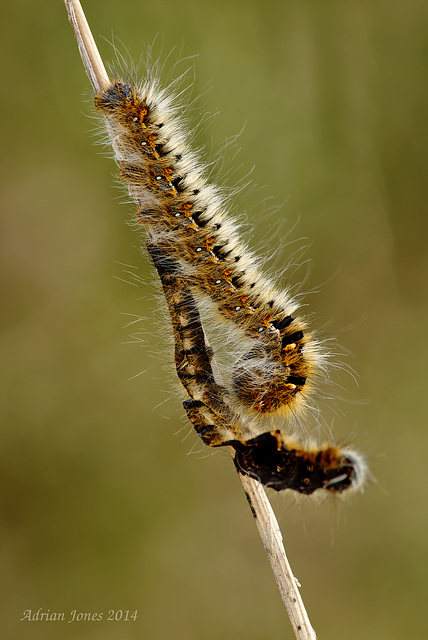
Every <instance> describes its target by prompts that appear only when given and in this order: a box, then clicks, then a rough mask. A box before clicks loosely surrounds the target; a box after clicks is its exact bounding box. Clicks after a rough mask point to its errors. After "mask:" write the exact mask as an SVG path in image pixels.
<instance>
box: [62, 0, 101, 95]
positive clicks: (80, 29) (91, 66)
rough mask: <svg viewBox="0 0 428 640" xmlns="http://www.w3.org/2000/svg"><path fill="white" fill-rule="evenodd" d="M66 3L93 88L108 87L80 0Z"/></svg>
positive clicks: (65, 0) (71, 0) (97, 89)
mask: <svg viewBox="0 0 428 640" xmlns="http://www.w3.org/2000/svg"><path fill="white" fill-rule="evenodd" d="M64 4H65V8H66V9H67V13H68V19H69V20H70V23H71V26H72V27H73V31H74V35H75V36H76V40H77V45H78V47H79V52H80V57H81V58H82V62H83V66H84V67H85V71H86V73H87V74H88V78H89V80H90V83H91V85H92V88H93V90H94V91H95V92H97V91H100V90H101V91H102V90H104V89H107V87H108V86H109V85H110V80H109V77H108V75H107V71H106V70H105V67H104V64H103V61H102V60H101V56H100V54H99V52H98V49H97V45H96V44H95V40H94V38H93V36H92V33H91V30H90V28H89V25H88V22H87V20H86V16H85V14H84V13H83V9H82V7H81V4H80V2H79V0H64Z"/></svg>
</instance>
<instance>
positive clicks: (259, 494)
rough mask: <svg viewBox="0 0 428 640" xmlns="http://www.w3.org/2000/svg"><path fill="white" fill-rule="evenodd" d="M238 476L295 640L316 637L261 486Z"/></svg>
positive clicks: (314, 639) (248, 478) (273, 516)
mask: <svg viewBox="0 0 428 640" xmlns="http://www.w3.org/2000/svg"><path fill="white" fill-rule="evenodd" d="M238 476H239V478H240V480H241V482H242V486H243V488H244V491H245V495H246V496H247V500H248V504H249V505H250V509H251V511H252V514H253V516H254V520H255V521H256V525H257V529H258V531H259V535H260V538H261V539H262V542H263V546H264V548H265V550H266V553H267V556H268V558H269V562H270V564H271V567H272V571H273V574H274V576H275V580H276V584H277V585H278V589H279V592H280V594H281V598H282V601H283V602H284V605H285V608H286V609H287V613H288V617H289V618H290V622H291V626H292V627H293V631H294V635H295V636H296V638H297V639H298V640H303V639H305V640H316V633H315V631H314V630H313V628H312V626H311V623H310V621H309V618H308V614H307V613H306V609H305V605H304V604H303V600H302V598H301V596H300V592H299V589H298V583H297V580H296V578H295V577H294V575H293V572H292V571H291V567H290V564H289V562H288V559H287V556H286V554H285V550H284V545H283V542H282V535H281V530H280V528H279V526H278V522H277V520H276V517H275V514H274V512H273V509H272V506H271V504H270V502H269V500H268V498H267V495H266V492H265V490H264V488H263V485H261V484H260V482H257V480H254V479H253V478H250V477H249V476H245V475H242V474H241V473H239V472H238Z"/></svg>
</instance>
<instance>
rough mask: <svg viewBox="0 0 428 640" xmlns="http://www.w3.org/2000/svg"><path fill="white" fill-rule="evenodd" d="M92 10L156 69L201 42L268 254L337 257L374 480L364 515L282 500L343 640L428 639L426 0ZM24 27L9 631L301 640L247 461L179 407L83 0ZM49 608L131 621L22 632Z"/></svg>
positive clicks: (7, 6)
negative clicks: (149, 50)
mask: <svg viewBox="0 0 428 640" xmlns="http://www.w3.org/2000/svg"><path fill="white" fill-rule="evenodd" d="M85 8H86V12H87V15H88V19H89V21H90V24H91V26H92V29H93V31H94V34H95V35H96V37H97V40H98V44H99V47H100V50H101V53H102V56H103V58H104V59H105V60H107V61H112V60H114V52H113V50H112V47H111V44H109V42H108V41H110V40H111V39H112V37H113V36H114V37H115V38H118V39H120V40H121V41H122V42H123V43H124V45H123V46H122V45H120V44H119V48H121V51H124V48H125V46H126V48H127V49H128V50H129V52H130V54H131V56H132V57H133V58H135V59H138V58H139V56H140V54H141V52H143V51H144V50H145V47H146V46H147V44H148V43H151V42H153V40H154V39H155V36H156V34H158V35H157V40H156V45H155V50H157V51H163V54H162V55H163V56H164V57H166V55H167V54H168V52H169V51H171V49H173V48H174V47H175V48H176V51H177V53H176V54H173V56H172V60H175V59H176V58H177V57H178V58H179V57H180V56H194V55H195V54H198V57H197V58H195V59H194V60H193V61H192V62H191V63H190V64H191V65H192V66H193V68H194V71H195V80H194V88H193V90H192V95H193V97H195V96H198V95H199V94H201V97H200V98H199V99H198V100H197V102H196V106H195V107H194V109H193V114H192V118H193V125H194V124H196V123H197V122H198V120H199V119H201V116H202V114H204V113H206V112H208V113H211V114H216V113H217V112H218V113H220V115H219V116H218V115H213V117H212V118H209V119H208V123H207V124H206V125H204V126H203V127H202V128H201V129H200V130H198V133H197V135H196V143H197V144H198V145H205V146H206V147H207V148H208V149H209V150H211V149H212V150H213V152H215V151H218V150H219V149H221V148H222V147H221V145H222V144H223V143H224V141H225V140H227V139H230V138H231V137H232V136H234V135H235V134H237V133H239V132H240V131H241V130H242V129H243V126H244V124H245V127H244V129H243V131H242V133H241V135H240V137H239V139H238V141H237V142H236V144H235V149H236V148H239V149H240V152H239V154H238V155H236V156H235V155H234V153H235V152H234V151H233V150H232V151H231V155H230V160H229V161H228V163H226V164H227V169H230V170H231V172H230V173H228V174H227V170H226V171H225V172H224V173H226V174H227V175H225V181H226V184H227V185H228V186H229V187H233V185H234V181H237V182H239V180H240V179H241V178H243V177H244V176H245V174H246V172H247V171H249V170H251V168H252V167H253V166H254V170H253V172H252V175H251V178H252V180H253V186H252V187H251V188H248V189H245V190H244V192H243V193H241V194H239V195H237V196H236V198H235V200H234V202H235V205H236V209H237V210H238V211H245V212H246V216H247V221H248V226H249V227H250V226H251V227H254V231H253V240H252V246H253V247H255V248H257V247H260V246H263V252H264V255H266V256H269V250H270V251H271V252H272V251H273V250H274V249H275V250H277V254H276V258H275V263H274V264H275V266H276V267H277V268H279V269H280V268H281V264H282V263H286V262H287V261H288V259H289V252H290V250H294V248H295V245H294V244H291V245H289V246H287V243H288V242H289V241H290V240H296V241H297V240H298V239H299V238H301V237H306V238H308V239H309V240H310V242H311V246H310V248H309V250H308V252H307V254H306V255H305V257H304V258H303V260H306V258H308V257H310V258H311V260H312V262H311V275H310V284H309V285H307V288H308V289H310V288H311V287H315V288H316V287H317V285H318V284H320V283H323V282H324V283H326V284H324V285H323V286H322V287H321V293H320V294H318V295H316V296H315V295H310V296H309V297H308V298H307V302H308V304H309V306H310V309H311V310H313V311H314V312H315V313H316V318H317V320H316V321H315V326H323V325H324V324H326V323H329V322H330V321H331V323H330V324H329V325H328V327H329V331H330V330H331V331H332V332H336V334H337V335H338V339H339V342H340V343H341V344H342V345H343V347H344V349H346V350H347V351H349V357H347V362H348V363H349V364H350V365H351V366H352V367H353V368H354V369H355V371H356V372H357V374H358V386H356V385H355V383H354V382H353V380H352V378H351V377H350V376H348V377H347V376H345V375H344V374H342V375H341V376H340V379H338V382H339V383H340V384H342V385H343V389H339V390H338V392H337V395H341V396H343V397H344V398H345V399H346V401H345V402H340V403H339V405H338V406H339V409H338V412H337V414H336V415H335V414H334V413H333V411H331V408H329V407H327V408H326V412H327V413H326V418H325V419H326V423H327V424H329V425H332V426H333V428H334V432H335V434H336V436H337V438H339V439H342V440H343V441H345V442H349V441H350V442H352V443H353V444H354V445H356V446H358V447H360V448H361V450H363V451H365V452H366V454H367V458H368V461H369V465H370V468H371V470H372V474H373V479H372V480H371V481H370V482H369V484H368V486H367V488H366V491H365V493H364V495H359V496H355V497H354V498H353V499H351V500H350V501H348V502H346V503H342V502H340V501H332V500H327V501H323V502H321V503H320V502H314V501H308V502H305V501H303V502H302V501H297V502H296V500H295V497H294V496H287V495H285V496H273V502H274V506H275V509H276V512H277V513H278V517H279V520H280V523H281V526H282V529H283V532H284V536H285V540H286V547H287V550H288V554H289V558H290V561H291V564H292V566H293V569H294V572H295V574H296V575H297V577H298V578H299V580H300V582H301V583H302V595H303V598H304V600H305V603H306V606H307V608H308V611H309V615H310V617H311V621H312V623H313V625H314V627H315V629H316V630H317V632H318V634H319V638H320V639H323V638H325V639H327V638H328V639H329V640H339V639H340V640H342V639H343V638H346V639H347V640H361V638H365V639H367V640H383V639H385V640H386V639H388V640H402V638H412V640H422V639H423V638H426V637H427V634H428V622H427V615H426V601H427V598H428V578H427V576H428V570H427V569H428V568H427V561H428V553H427V551H428V549H427V546H428V517H427V506H426V505H427V498H426V496H427V473H426V466H427V465H426V459H427V451H428V430H427V424H426V422H427V420H426V415H427V393H426V384H427V349H426V329H427V275H428V274H427V230H428V226H427V217H426V202H427V178H426V166H427V163H426V149H427V143H428V140H427V128H426V114H427V112H428V109H427V106H428V105H427V93H428V85H427V83H426V64H427V33H428V29H427V26H428V25H427V17H428V16H427V14H428V11H427V10H428V4H427V2H423V1H418V2H415V1H413V0H406V1H405V0H398V1H397V0H384V1H383V0H377V1H374V2H371V1H368V0H367V1H363V0H349V1H346V0H344V1H339V0H337V1H330V0H322V1H318V0H313V1H310V0H306V1H299V2H297V1H296V2H294V1H292V2H288V1H284V2H279V1H278V2H272V1H264V2H254V1H251V0H245V2H244V1H242V2H238V1H233V0H232V1H231V0H228V1H224V2H223V1H219V0H218V1H216V2H212V1H207V2H202V3H201V2H197V1H196V0H192V1H180V2H176V1H174V0H168V1H167V0H165V1H159V0H154V1H153V2H142V1H141V2H138V1H129V0H121V1H120V2H119V1H106V0H103V1H101V0H96V1H94V0H92V1H89V0H88V1H87V2H86V3H85ZM1 13H2V15H1V20H0V22H1V38H0V46H1V59H2V63H3V74H2V94H3V95H2V100H1V110H2V114H1V120H0V122H1V126H2V140H3V144H2V155H1V165H2V166H1V181H2V190H1V213H2V242H3V248H2V263H3V266H2V299H3V303H2V307H3V313H2V329H3V331H2V342H1V359H2V364H1V367H2V382H1V402H2V405H1V406H2V409H1V413H2V436H1V452H0V474H1V486H2V490H1V499H0V500H1V525H0V526H1V571H0V575H1V591H2V593H1V598H0V609H1V610H0V630H1V635H2V637H3V638H7V639H8V640H12V639H13V640H18V639H19V640H22V639H23V638H25V639H28V640H36V639H38V638H43V639H44V640H49V639H50V638H55V639H58V638H61V639H62V638H64V639H67V638H84V639H87V640H98V639H101V638H102V639H103V640H106V639H108V640H110V639H111V640H119V639H120V640H124V639H125V640H126V639H128V638H144V639H146V638H147V639H149V638H150V640H164V639H165V638H174V639H176V640H179V639H181V638H182V639H186V640H193V639H194V640H214V639H217V638H225V639H229V638H230V639H232V638H233V639H234V640H238V639H244V638H245V640H259V639H260V638H263V640H277V639H279V638H281V639H282V638H290V639H291V638H292V632H291V628H290V626H289V622H288V619H287V617H286V614H285V611H284V609H283V606H282V603H281V600H280V597H279V595H278V593H277V591H276V587H275V584H274V580H273V577H272V574H271V572H270V568H269V565H268V562H267V559H266V557H265V554H264V552H263V549H262V545H261V543H260V540H259V539H258V536H257V533H256V528H255V526H254V524H253V522H252V518H251V514H250V513H249V510H248V507H247V505H246V501H245V499H244V496H243V493H242V488H241V486H240V483H239V481H238V479H237V478H236V475H235V473H234V470H233V468H232V465H231V464H230V461H229V460H228V458H227V457H226V455H225V454H224V453H222V452H215V453H214V454H213V453H212V452H211V451H206V450H204V449H203V448H202V446H201V445H200V444H199V442H198V439H197V438H196V436H195V435H194V434H193V433H192V431H191V429H190V427H189V425H188V424H187V423H186V420H185V419H184V416H183V412H182V410H181V409H180V398H179V395H178V394H177V393H176V391H175V390H174V389H175V387H174V385H175V383H174V373H173V368H172V366H171V365H170V359H171V356H170V353H169V350H170V346H168V342H167V341H166V339H165V334H167V333H168V327H167V323H166V321H165V318H164V316H163V315H162V313H161V312H160V311H159V306H160V303H159V300H158V299H157V294H158V289H157V286H156V279H155V277H154V274H153V272H152V271H151V269H150V268H149V266H148V264H147V261H146V260H145V258H144V257H141V256H140V255H139V252H138V247H137V244H138V243H137V240H136V238H135V236H134V234H133V231H132V229H131V228H130V227H129V226H128V225H127V224H126V221H127V220H128V219H129V217H130V212H131V207H129V206H128V205H126V204H123V200H124V197H123V195H121V193H120V192H119V191H118V189H117V187H115V186H114V177H113V176H114V173H115V168H114V164H113V162H112V161H111V160H109V159H107V158H106V157H105V154H103V152H102V150H101V148H100V147H97V146H94V144H93V142H94V137H93V129H94V126H95V124H94V121H93V120H92V119H91V116H93V111H92V108H91V104H90V91H89V88H88V82H87V79H86V76H85V75H84V72H83V70H82V66H81V63H80V59H79V56H78V52H77V48H76V43H75V41H74V38H73V35H72V32H71V29H70V26H69V24H68V21H67V17H66V13H65V9H64V7H63V5H62V2H61V1H60V0H57V1H54V0H49V1H47V0H44V1H43V0H40V1H39V2H32V1H31V0H17V1H16V2H13V3H12V2H10V3H2V9H1ZM103 38H104V39H103ZM156 47H157V49H156ZM174 56H175V57H174ZM171 64H172V63H171ZM185 66H186V65H185ZM166 67H167V68H168V64H167V65H166ZM192 73H193V72H192ZM191 77H192V74H191ZM235 169H236V171H234V170H235ZM269 198H271V199H269ZM271 205H278V206H279V205H282V206H281V207H280V208H279V209H278V210H277V211H276V212H274V213H270V214H269V216H267V217H265V216H264V213H266V212H267V211H268V210H269V207H270V206H271ZM297 221H298V224H297V227H295V228H294V230H293V231H291V233H290V235H287V234H288V232H289V231H290V229H291V228H293V226H294V225H295V223H296V222H297ZM278 225H279V226H278ZM300 243H301V244H302V243H303V244H305V241H304V240H301V241H300ZM301 244H300V246H301ZM297 246H299V242H297ZM126 265H130V266H129V267H128V266H126ZM338 269H340V270H339V271H338ZM127 271H131V273H126V272H127ZM304 273H305V267H303V275H304ZM298 274H299V272H298ZM298 274H296V275H295V276H293V277H292V279H293V278H299V277H300V276H299V275H298ZM290 277H291V276H290ZM302 277H303V276H302ZM124 280H125V281H128V284H127V283H126V282H124ZM293 282H294V280H293ZM139 317H142V319H140V320H138V318H139ZM134 320H135V321H136V322H135V324H133V325H132V326H130V327H126V326H125V325H127V324H128V323H130V322H132V321H134ZM349 327H351V328H349ZM344 328H349V330H346V331H344V332H342V333H340V331H341V329H344ZM130 336H131V337H130ZM132 336H133V337H132ZM137 374H140V375H137ZM330 411H331V416H330V413H329V412H330ZM333 423H334V424H333ZM39 608H41V609H42V611H44V612H47V611H48V610H49V611H50V612H65V614H66V618H68V616H69V614H70V612H71V611H73V610H77V611H78V612H79V611H80V612H91V613H103V614H104V620H103V621H101V622H80V623H77V622H75V623H73V624H68V623H67V622H29V621H21V620H20V619H21V618H22V617H23V615H24V611H25V610H29V609H31V610H32V612H33V614H34V613H35V612H36V611H37V610H38V609H39ZM112 609H113V610H114V611H118V610H119V611H120V610H122V611H123V612H125V611H127V610H129V611H130V614H132V613H133V612H134V611H135V610H138V617H137V620H136V621H135V622H134V621H128V622H125V621H120V622H108V621H106V617H107V615H108V612H109V610H112ZM130 614H129V615H130Z"/></svg>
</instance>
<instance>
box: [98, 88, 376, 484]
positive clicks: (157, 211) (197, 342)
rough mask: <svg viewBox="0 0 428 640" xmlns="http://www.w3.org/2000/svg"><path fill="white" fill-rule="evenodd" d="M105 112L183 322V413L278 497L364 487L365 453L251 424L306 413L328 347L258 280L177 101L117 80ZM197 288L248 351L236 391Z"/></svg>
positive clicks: (292, 306) (179, 348) (103, 99)
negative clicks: (217, 369) (215, 362)
mask: <svg viewBox="0 0 428 640" xmlns="http://www.w3.org/2000/svg"><path fill="white" fill-rule="evenodd" d="M95 106H96V109H97V110H98V111H99V112H101V113H102V115H103V116H104V119H105V123H106V127H107V132H108V135H109V138H110V140H111V143H112V145H113V148H114V151H115V154H116V160H117V162H118V164H119V167H120V176H121V179H122V181H124V182H125V183H126V184H127V186H128V190H129V193H130V195H131V196H132V198H133V200H134V201H135V203H136V205H137V213H136V216H137V221H138V222H139V223H140V224H143V225H144V227H145V229H146V231H147V234H148V238H149V246H148V248H149V252H150V253H151V255H152V258H153V260H154V263H155V265H156V267H157V269H158V272H159V274H160V276H161V279H162V284H163V286H164V291H165V293H166V297H167V300H168V305H169V310H170V314H171V317H172V321H173V328H174V336H175V345H176V365H177V372H178V375H179V377H180V380H181V382H182V383H183V385H184V386H185V388H186V390H187V392H188V394H189V396H190V398H191V399H190V400H189V401H186V402H185V403H184V406H185V409H186V412H187V414H188V416H189V418H190V420H191V422H192V423H193V425H194V427H195V429H196V431H197V432H198V434H199V435H200V436H201V437H202V439H203V441H204V442H205V443H206V444H208V445H210V446H225V445H229V446H232V447H233V448H234V450H235V464H236V466H237V468H238V469H239V470H240V471H241V473H245V474H247V475H253V476H255V477H257V478H258V479H259V480H260V481H261V482H263V483H264V484H266V485H268V486H272V487H273V488H275V489H277V490H279V489H283V488H291V489H295V490H296V491H299V492H301V493H312V492H313V491H315V490H316V489H319V488H325V489H327V490H329V491H332V492H336V493H338V492H341V491H343V490H344V489H346V488H348V487H355V486H360V485H361V481H362V477H363V475H364V474H363V471H364V465H363V461H362V460H361V458H360V457H359V456H358V455H357V454H355V453H352V452H349V451H341V450H340V449H337V448H332V447H324V448H322V449H321V450H318V451H315V450H312V449H309V448H306V449H305V448H302V447H300V448H299V447H298V446H297V445H295V444H293V443H291V442H290V441H288V440H287V438H285V437H284V436H281V435H280V434H279V432H277V431H274V432H266V433H264V434H261V435H260V436H257V437H256V438H254V437H252V436H251V434H250V433H248V432H246V429H245V427H243V426H242V420H240V414H241V412H243V413H244V415H245V413H247V414H248V413H250V414H251V415H253V416H263V415H274V414H277V413H280V412H284V411H286V410H289V411H292V412H293V413H295V412H296V411H298V410H301V409H302V408H303V407H305V406H306V403H307V398H308V397H309V396H310V393H311V391H312V389H313V387H314V382H313V381H314V380H315V379H316V376H317V375H318V373H319V371H322V369H323V367H324V352H323V347H322V345H321V344H320V343H319V342H318V341H317V340H316V338H315V337H314V335H313V334H311V333H310V332H308V330H307V326H306V323H305V321H304V320H303V319H302V318H300V317H298V316H297V315H295V310H296V307H297V305H296V303H295V301H294V300H293V299H292V297H291V296H290V295H289V294H288V293H287V292H279V291H278V290H277V289H276V288H275V286H274V285H273V284H272V283H271V282H270V281H268V280H267V279H266V278H264V277H263V276H262V275H261V274H260V273H259V271H258V269H257V264H256V261H255V259H254V258H253V257H252V256H251V254H249V252H248V251H247V249H246V248H245V247H244V246H243V245H242V243H241V242H240V240H239V238H238V235H237V231H236V226H235V224H234V223H233V221H232V220H231V219H230V216H228V214H227V212H226V211H225V208H224V205H223V203H222V200H221V198H220V196H219V193H218V190H217V189H216V188H215V187H214V186H212V185H210V184H208V183H207V181H206V179H205V177H204V174H203V170H202V168H201V166H200V164H199V162H198V160H197V158H196V156H195V155H194V153H193V152H192V151H191V150H190V148H189V147H188V144H187V141H186V138H185V134H184V131H183V129H182V127H181V124H180V119H179V116H180V114H179V110H178V108H177V107H175V106H174V103H173V100H172V98H171V97H170V96H169V95H168V93H167V92H166V91H165V90H164V89H162V88H160V86H159V84H158V83H157V81H156V80H154V79H153V78H151V77H148V79H147V80H146V81H145V82H144V83H142V84H140V85H138V86H137V85H131V84H128V83H127V82H124V81H123V80H121V79H118V80H116V81H114V82H112V84H111V85H110V86H109V87H108V88H107V89H105V90H103V91H99V92H97V93H96V95H95ZM192 291H199V292H202V293H203V294H205V295H207V296H208V297H209V298H210V300H211V301H212V303H214V304H215V305H216V307H217V310H218V312H219V314H220V315H221V317H223V318H224V320H226V321H229V322H230V323H232V325H233V326H234V327H235V328H236V330H237V331H240V332H241V335H242V336H243V338H244V339H245V341H246V342H247V344H248V349H247V352H246V353H245V354H244V355H242V356H241V357H240V358H239V359H238V361H237V362H236V363H235V365H234V369H233V375H232V390H231V393H229V392H228V391H227V390H226V389H225V388H224V387H222V386H220V385H218V384H217V383H216V382H215V380H214V376H213V375H212V370H211V368H210V363H209V360H210V358H209V349H207V346H206V344H205V341H204V338H203V330H202V328H201V329H200V331H199V334H198V325H199V324H200V323H199V316H197V317H194V313H195V311H196V313H198V310H197V306H196V303H195V302H194V299H193V296H192ZM197 334H198V335H197Z"/></svg>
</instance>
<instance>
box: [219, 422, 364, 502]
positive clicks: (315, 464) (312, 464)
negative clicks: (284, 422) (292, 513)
mask: <svg viewBox="0 0 428 640" xmlns="http://www.w3.org/2000/svg"><path fill="white" fill-rule="evenodd" d="M225 444H228V445H231V446H232V447H233V448H234V449H235V466H236V467H237V469H238V471H240V473H242V474H244V475H248V476H251V477H253V478H255V479H256V480H258V481H259V482H261V483H262V484H263V485H265V486H267V487H270V488H272V489H275V491H282V490H284V489H292V490H293V491H297V492H298V493H302V494H304V495H311V494H312V493H314V492H315V491H317V490H319V489H323V490H324V491H328V492H329V493H332V494H341V493H343V492H344V491H349V490H361V488H362V487H363V485H364V481H365V477H366V463H365V461H364V459H363V457H362V456H361V455H360V454H358V453H357V452H355V451H351V450H349V449H341V448H339V447H329V446H326V445H325V446H323V447H321V448H320V449H310V448H304V447H299V446H297V445H296V444H295V443H290V442H288V441H287V439H284V437H283V436H282V435H281V433H280V432H279V431H272V432H266V433H262V434H261V435H259V436H257V437H256V438H252V439H251V440H247V441H245V442H244V441H242V442H241V441H238V440H233V441H229V442H227V443H225Z"/></svg>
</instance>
